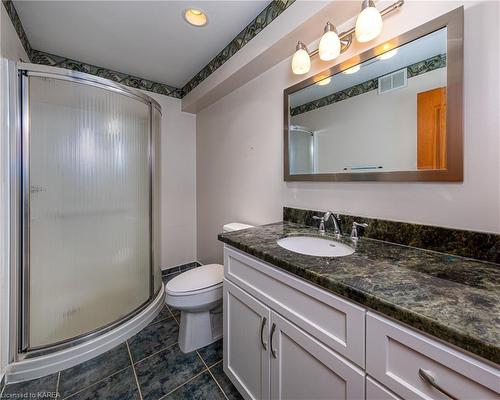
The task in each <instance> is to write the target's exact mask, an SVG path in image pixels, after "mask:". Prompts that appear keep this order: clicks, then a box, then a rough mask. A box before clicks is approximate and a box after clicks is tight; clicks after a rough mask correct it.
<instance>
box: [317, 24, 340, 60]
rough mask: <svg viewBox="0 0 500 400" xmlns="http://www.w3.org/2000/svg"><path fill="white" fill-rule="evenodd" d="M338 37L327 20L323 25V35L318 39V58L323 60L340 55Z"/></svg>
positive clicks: (335, 30)
mask: <svg viewBox="0 0 500 400" xmlns="http://www.w3.org/2000/svg"><path fill="white" fill-rule="evenodd" d="M340 47H341V45H340V39H339V35H338V33H337V29H335V27H334V26H333V25H332V24H331V23H330V22H327V23H326V25H325V29H324V33H323V36H321V40H320V41H319V48H318V52H319V58H320V59H321V60H323V61H330V60H333V59H335V58H337V57H338V56H339V55H340Z"/></svg>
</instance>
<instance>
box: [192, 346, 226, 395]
mask: <svg viewBox="0 0 500 400" xmlns="http://www.w3.org/2000/svg"><path fill="white" fill-rule="evenodd" d="M196 354H198V357H200V359H201V362H202V363H203V364H204V365H205V367H207V371H208V374H209V375H210V377H211V378H212V379H213V380H214V382H215V384H216V385H217V387H218V388H219V390H220V391H221V392H222V394H223V395H224V398H225V399H226V400H229V399H228V398H227V396H226V392H224V390H223V389H222V387H221V385H219V382H217V379H215V376H214V375H213V374H212V371H210V368H212V367H213V366H215V365H217V364H219V363H220V362H221V361H222V360H220V361H217V362H216V363H215V364H213V365H212V367H210V368H209V367H208V365H207V363H206V362H205V360H204V359H203V357H202V356H201V354H200V353H199V352H198V350H196Z"/></svg>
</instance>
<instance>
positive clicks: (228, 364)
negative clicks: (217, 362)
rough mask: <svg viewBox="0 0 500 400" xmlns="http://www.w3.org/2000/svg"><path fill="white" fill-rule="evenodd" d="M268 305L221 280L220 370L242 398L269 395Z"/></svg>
mask: <svg viewBox="0 0 500 400" xmlns="http://www.w3.org/2000/svg"><path fill="white" fill-rule="evenodd" d="M270 319H271V312H270V310H269V308H267V307H266V306H265V305H263V304H262V303H261V302H259V301H258V300H256V299H255V298H254V297H252V296H250V295H249V294H247V293H246V292H244V291H243V290H241V289H240V288H238V287H237V286H235V285H233V284H232V283H231V282H228V281H226V280H224V372H225V373H226V375H227V376H228V377H229V378H230V379H231V381H232V382H233V384H234V385H235V386H236V388H237V389H238V391H239V392H240V393H241V394H242V395H243V397H245V398H246V399H269V392H270V383H269V378H270V372H269V368H270V357H269V345H268V343H267V341H268V338H269V325H270Z"/></svg>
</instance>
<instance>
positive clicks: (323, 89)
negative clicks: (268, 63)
mask: <svg viewBox="0 0 500 400" xmlns="http://www.w3.org/2000/svg"><path fill="white" fill-rule="evenodd" d="M446 37H447V36H446V28H443V29H440V30H438V31H435V32H432V33H430V34H428V35H426V36H423V37H421V38H419V39H416V40H414V41H413V42H410V43H407V44H405V45H403V46H401V47H399V48H398V52H397V54H396V55H395V56H393V57H391V58H389V59H387V60H380V59H377V58H372V59H370V60H367V61H365V62H364V63H362V64H361V69H360V70H359V71H358V72H356V73H354V74H351V75H348V74H342V73H340V74H336V75H335V76H333V77H332V78H331V80H330V83H328V84H327V85H323V86H321V85H318V84H314V85H311V86H308V87H306V88H304V89H302V90H300V91H298V92H296V93H293V94H292V95H291V96H290V107H296V106H298V105H301V104H305V103H309V102H310V101H313V100H317V99H320V98H322V97H325V96H328V95H330V94H332V93H336V92H340V91H341V90H344V89H347V88H350V87H352V86H354V85H357V84H359V83H362V82H366V81H369V80H370V79H374V78H378V77H380V76H384V75H387V74H389V73H391V72H394V71H397V70H398V69H401V68H403V67H406V66H408V65H411V64H413V63H416V62H419V61H422V60H426V59H428V58H430V57H433V56H435V55H438V54H445V53H446Z"/></svg>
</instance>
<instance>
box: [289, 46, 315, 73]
mask: <svg viewBox="0 0 500 400" xmlns="http://www.w3.org/2000/svg"><path fill="white" fill-rule="evenodd" d="M310 69H311V58H310V57H309V54H308V53H307V51H306V50H305V49H298V50H297V51H296V52H295V54H294V55H293V57H292V71H293V73H294V74H295V75H302V74H306V73H308V72H309V70H310Z"/></svg>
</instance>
